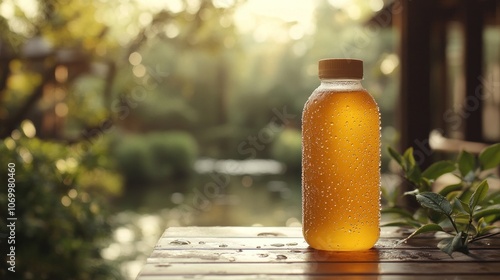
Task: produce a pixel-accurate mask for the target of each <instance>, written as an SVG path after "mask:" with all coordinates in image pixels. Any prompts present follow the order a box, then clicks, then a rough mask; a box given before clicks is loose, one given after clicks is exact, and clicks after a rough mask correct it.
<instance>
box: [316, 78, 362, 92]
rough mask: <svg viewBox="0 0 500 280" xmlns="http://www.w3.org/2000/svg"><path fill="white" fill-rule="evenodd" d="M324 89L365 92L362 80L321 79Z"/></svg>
mask: <svg viewBox="0 0 500 280" xmlns="http://www.w3.org/2000/svg"><path fill="white" fill-rule="evenodd" d="M320 81H321V85H320V87H322V88H336V89H341V90H344V89H345V90H363V89H364V88H363V85H362V84H361V79H345V78H342V79H320Z"/></svg>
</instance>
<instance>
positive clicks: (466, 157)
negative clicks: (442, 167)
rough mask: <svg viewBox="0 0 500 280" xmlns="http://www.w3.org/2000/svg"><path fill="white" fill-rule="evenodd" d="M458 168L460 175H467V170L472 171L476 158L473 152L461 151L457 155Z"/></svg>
mask: <svg viewBox="0 0 500 280" xmlns="http://www.w3.org/2000/svg"><path fill="white" fill-rule="evenodd" d="M457 162H458V170H459V171H460V174H461V175H462V177H465V176H467V174H469V172H471V171H473V170H474V169H475V168H476V158H475V157H474V155H473V154H471V153H469V152H467V151H462V152H461V153H460V155H458V159H457Z"/></svg>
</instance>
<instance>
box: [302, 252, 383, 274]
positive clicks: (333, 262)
mask: <svg viewBox="0 0 500 280" xmlns="http://www.w3.org/2000/svg"><path fill="white" fill-rule="evenodd" d="M310 250H311V251H310V252H308V253H307V254H309V255H308V256H307V258H306V260H307V262H308V265H307V267H306V271H305V274H306V275H308V276H310V278H311V279H317V278H314V276H319V275H322V276H325V275H328V276H335V277H337V276H339V277H340V276H349V279H350V280H355V279H358V278H359V279H366V276H373V277H374V278H376V277H377V276H378V275H379V274H380V267H379V265H380V262H379V261H380V255H379V251H378V250H377V249H375V248H372V249H370V250H367V251H353V252H343V251H339V252H334V251H320V250H315V249H312V248H310Z"/></svg>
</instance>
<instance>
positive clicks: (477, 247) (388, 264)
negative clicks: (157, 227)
mask: <svg viewBox="0 0 500 280" xmlns="http://www.w3.org/2000/svg"><path fill="white" fill-rule="evenodd" d="M407 235H408V230H405V229H401V228H382V229H381V237H380V239H379V241H378V242H377V244H376V245H375V247H374V248H372V249H371V250H368V251H361V252H325V251H318V250H314V249H312V248H310V247H309V246H308V245H307V243H306V242H305V241H304V238H303V237H302V231H301V228H300V227H171V228H168V229H167V230H165V233H164V234H163V236H162V237H161V238H160V240H159V241H158V243H157V245H156V246H155V248H154V250H153V252H152V253H151V255H150V257H149V258H148V259H147V262H146V264H145V265H144V267H143V269H142V271H141V273H140V274H139V275H138V277H137V279H139V280H159V279H310V280H316V279H332V278H335V279H352V280H354V279H394V280H396V279H398V280H399V279H403V280H404V279H439V280H442V279H474V280H478V279H481V280H482V279H500V237H498V236H497V237H493V238H490V239H484V240H481V241H478V242H477V243H473V244H471V245H470V254H469V255H465V254H462V253H458V252H456V253H453V255H452V257H450V256H448V255H447V254H445V253H443V252H441V251H440V250H439V249H437V247H436V244H437V242H438V241H439V240H440V238H436V237H434V236H431V235H426V236H417V237H415V238H414V239H411V240H409V241H408V242H406V243H400V242H399V241H401V239H402V238H404V237H406V236H407Z"/></svg>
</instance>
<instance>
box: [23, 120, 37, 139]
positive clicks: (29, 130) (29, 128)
mask: <svg viewBox="0 0 500 280" xmlns="http://www.w3.org/2000/svg"><path fill="white" fill-rule="evenodd" d="M21 129H22V130H23V132H24V135H26V137H28V138H33V137H35V135H36V128H35V126H34V125H33V123H32V122H31V121H30V120H24V121H23V122H22V123H21Z"/></svg>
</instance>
